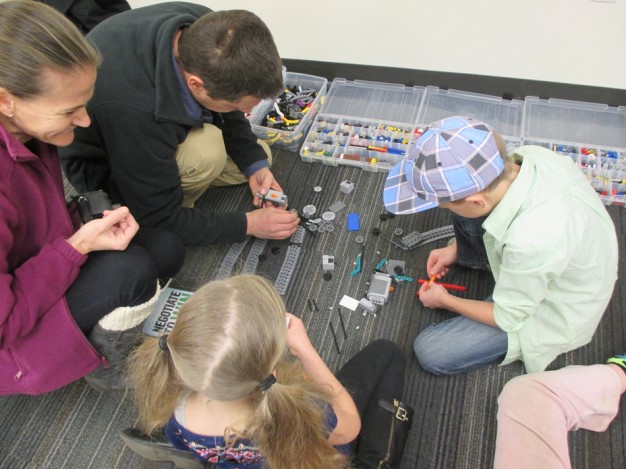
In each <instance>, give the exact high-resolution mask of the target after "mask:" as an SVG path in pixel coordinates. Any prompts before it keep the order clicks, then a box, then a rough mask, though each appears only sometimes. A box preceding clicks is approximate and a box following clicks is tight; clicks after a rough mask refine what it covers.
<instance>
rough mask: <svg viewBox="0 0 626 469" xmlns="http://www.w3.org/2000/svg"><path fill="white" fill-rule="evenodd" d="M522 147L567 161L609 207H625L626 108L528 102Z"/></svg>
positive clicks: (542, 100)
mask: <svg viewBox="0 0 626 469" xmlns="http://www.w3.org/2000/svg"><path fill="white" fill-rule="evenodd" d="M524 109H525V110H524V125H523V131H522V137H523V142H524V145H540V146H543V147H546V148H549V149H551V150H553V151H555V152H558V153H563V154H566V155H569V156H570V157H571V158H572V159H573V160H574V162H575V163H576V164H577V166H578V167H579V168H580V169H581V170H582V171H583V173H584V174H585V175H586V176H587V178H588V179H589V181H590V182H591V185H592V186H593V188H594V189H595V190H596V191H597V192H598V193H599V194H600V196H601V198H602V201H603V203H604V204H606V205H622V206H624V205H626V108H625V107H623V106H620V107H610V106H607V105H603V104H595V103H584V102H578V101H567V100H561V99H540V98H537V97H534V96H529V97H527V98H526V100H525V108H524Z"/></svg>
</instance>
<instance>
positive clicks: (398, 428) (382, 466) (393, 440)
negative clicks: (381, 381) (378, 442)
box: [378, 399, 414, 469]
mask: <svg viewBox="0 0 626 469" xmlns="http://www.w3.org/2000/svg"><path fill="white" fill-rule="evenodd" d="M378 407H380V408H381V409H383V410H384V411H385V412H388V413H389V416H390V418H391V425H390V428H389V433H388V435H387V440H386V443H387V451H386V453H385V457H384V458H383V459H382V460H380V461H379V462H378V469H392V468H397V467H399V466H400V461H401V460H402V454H403V453H404V446H405V445H406V440H407V438H408V437H409V431H410V430H411V425H412V424H413V414H414V411H413V409H412V408H411V407H410V406H409V405H407V404H405V403H403V402H400V401H398V400H396V399H394V400H393V403H392V402H389V401H388V400H386V399H379V401H378Z"/></svg>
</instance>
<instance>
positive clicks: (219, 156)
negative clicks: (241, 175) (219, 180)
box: [176, 124, 228, 181]
mask: <svg viewBox="0 0 626 469" xmlns="http://www.w3.org/2000/svg"><path fill="white" fill-rule="evenodd" d="M227 160H228V154H227V153H226V146H225V145H224V139H223V137H222V132H221V130H219V129H218V128H217V127H215V126H213V125H210V124H205V125H204V127H202V128H199V129H193V130H191V131H190V132H189V133H188V134H187V138H185V140H184V141H183V142H182V143H181V144H180V145H179V146H178V149H177V150H176V163H177V165H178V172H179V174H180V176H181V179H183V181H184V180H189V181H199V180H202V181H207V180H208V181H211V180H213V179H215V178H216V177H218V176H219V175H220V174H221V173H222V171H223V170H224V167H225V166H226V162H227Z"/></svg>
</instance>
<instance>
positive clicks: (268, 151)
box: [257, 139, 272, 166]
mask: <svg viewBox="0 0 626 469" xmlns="http://www.w3.org/2000/svg"><path fill="white" fill-rule="evenodd" d="M257 143H258V144H259V145H261V148H263V151H264V152H265V154H266V155H267V162H268V163H269V165H270V166H272V149H271V148H270V146H269V145H268V144H267V143H266V142H264V141H263V140H261V139H258V140H257Z"/></svg>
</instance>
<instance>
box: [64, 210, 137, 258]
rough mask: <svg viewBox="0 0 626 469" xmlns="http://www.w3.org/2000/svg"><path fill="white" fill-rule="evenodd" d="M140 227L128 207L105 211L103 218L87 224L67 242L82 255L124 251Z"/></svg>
mask: <svg viewBox="0 0 626 469" xmlns="http://www.w3.org/2000/svg"><path fill="white" fill-rule="evenodd" d="M138 230H139V225H138V224H137V222H136V221H135V218H134V217H133V216H132V215H131V214H130V212H129V210H128V208H127V207H120V208H118V209H115V210H105V211H104V212H103V217H102V218H100V219H96V220H91V221H90V222H87V223H85V224H84V225H83V226H81V227H80V229H79V230H78V231H77V232H76V233H74V235H73V236H71V237H70V238H68V240H67V242H68V243H70V244H71V245H72V247H73V248H74V249H76V250H77V251H78V252H80V253H81V254H88V253H90V252H92V251H123V250H124V249H126V248H127V247H128V244H129V243H130V240H131V239H133V237H134V236H135V234H137V231H138Z"/></svg>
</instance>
